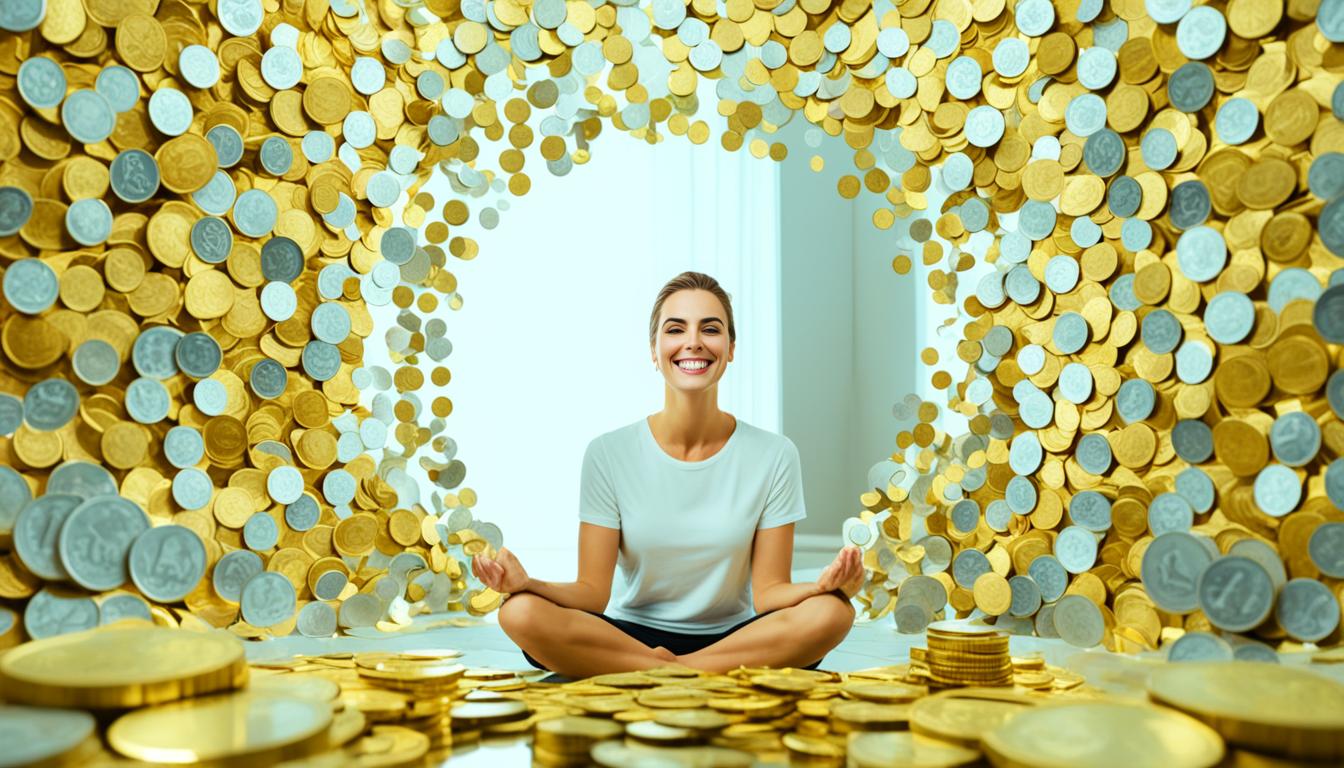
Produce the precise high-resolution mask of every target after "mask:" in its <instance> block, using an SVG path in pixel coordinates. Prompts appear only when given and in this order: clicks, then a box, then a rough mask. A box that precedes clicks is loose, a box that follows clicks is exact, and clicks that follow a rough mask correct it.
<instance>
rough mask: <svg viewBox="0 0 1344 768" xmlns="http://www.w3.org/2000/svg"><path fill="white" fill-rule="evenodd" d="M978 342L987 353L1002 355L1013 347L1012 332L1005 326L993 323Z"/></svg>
mask: <svg viewBox="0 0 1344 768" xmlns="http://www.w3.org/2000/svg"><path fill="white" fill-rule="evenodd" d="M980 343H981V344H982V345H984V348H985V351H986V352H988V353H989V354H991V355H994V356H995V357H1003V356H1004V355H1006V354H1008V353H1009V352H1011V351H1012V349H1013V332H1012V330H1011V329H1009V328H1008V327H1006V326H1002V325H995V326H993V327H991V328H990V329H989V330H988V331H986V332H985V337H984V338H983V339H981V340H980Z"/></svg>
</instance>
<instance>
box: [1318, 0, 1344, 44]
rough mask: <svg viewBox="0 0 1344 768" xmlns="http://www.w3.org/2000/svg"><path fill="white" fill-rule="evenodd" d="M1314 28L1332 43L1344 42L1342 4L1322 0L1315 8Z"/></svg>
mask: <svg viewBox="0 0 1344 768" xmlns="http://www.w3.org/2000/svg"><path fill="white" fill-rule="evenodd" d="M1316 28H1317V29H1319V30H1320V32H1321V37H1324V38H1325V39H1326V40H1329V41H1330V42H1332V43H1344V4H1342V3H1339V2H1338V1H1337V0H1322V2H1321V4H1320V5H1319V6H1317V8H1316Z"/></svg>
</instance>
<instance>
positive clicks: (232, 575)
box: [211, 549, 264, 604]
mask: <svg viewBox="0 0 1344 768" xmlns="http://www.w3.org/2000/svg"><path fill="white" fill-rule="evenodd" d="M263 570H264V566H263V565H262V562H261V557H259V556H258V555H257V553H256V552H252V551H251V550H246V549H236V550H234V551H232V552H229V553H228V554H226V555H224V556H223V557H221V558H220V559H219V562H218V563H215V570H214V573H213V574H212V576H211V579H212V582H211V586H213V587H214V588H215V594H216V595H219V597H220V598H221V599H223V600H226V601H228V602H230V603H234V604H237V603H239V602H240V601H241V600H242V597H243V587H244V585H246V584H247V582H248V581H250V580H251V578H252V577H253V576H255V575H257V574H259V573H261V572H262V571H263Z"/></svg>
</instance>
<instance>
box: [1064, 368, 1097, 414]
mask: <svg viewBox="0 0 1344 768" xmlns="http://www.w3.org/2000/svg"><path fill="white" fill-rule="evenodd" d="M1059 394H1060V396H1062V397H1063V398H1064V399H1065V400H1067V401H1069V402H1071V403H1075V404H1078V405H1082V404H1083V403H1086V402H1087V401H1088V400H1090V399H1091V398H1092V369H1090V368H1088V367H1087V366H1086V365H1083V364H1082V363H1066V364H1065V365H1064V368H1063V369H1062V370H1061V371H1060V372H1059Z"/></svg>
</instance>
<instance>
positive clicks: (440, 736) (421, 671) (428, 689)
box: [355, 654, 526, 750]
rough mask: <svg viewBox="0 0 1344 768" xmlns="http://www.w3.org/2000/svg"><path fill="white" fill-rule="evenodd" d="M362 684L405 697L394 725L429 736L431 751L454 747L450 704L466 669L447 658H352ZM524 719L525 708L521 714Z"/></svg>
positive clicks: (452, 703)
mask: <svg viewBox="0 0 1344 768" xmlns="http://www.w3.org/2000/svg"><path fill="white" fill-rule="evenodd" d="M355 669H356V671H357V672H358V674H359V678H360V680H361V681H363V682H365V683H368V684H369V685H372V686H374V687H376V688H380V689H382V690H386V691H392V692H395V693H400V694H404V695H405V696H406V701H407V706H406V709H405V711H404V712H403V713H402V715H401V718H400V720H399V721H397V722H396V723H395V724H396V725H400V726H403V727H405V728H410V729H412V730H415V731H418V732H420V733H423V734H424V735H425V736H427V737H429V748H430V750H442V749H444V748H447V747H451V746H452V744H453V718H452V709H453V705H454V704H455V703H456V702H457V700H458V699H459V698H461V696H462V694H463V693H464V691H462V690H461V689H460V688H459V687H458V681H459V680H461V679H462V676H463V675H464V674H465V673H466V671H467V669H466V667H464V666H462V665H461V664H455V663H453V662H452V661H450V660H448V659H414V658H411V659H408V658H404V657H396V658H387V657H385V656H383V655H382V654H364V655H360V656H356V657H355ZM522 716H524V717H526V709H525V708H524V710H523V715H522Z"/></svg>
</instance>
